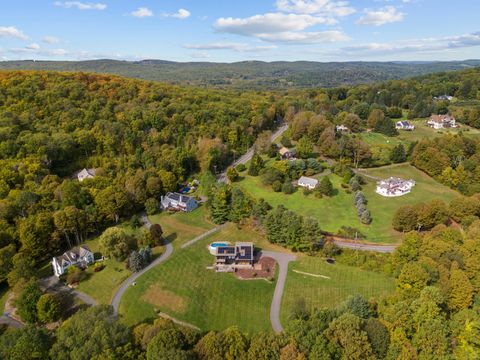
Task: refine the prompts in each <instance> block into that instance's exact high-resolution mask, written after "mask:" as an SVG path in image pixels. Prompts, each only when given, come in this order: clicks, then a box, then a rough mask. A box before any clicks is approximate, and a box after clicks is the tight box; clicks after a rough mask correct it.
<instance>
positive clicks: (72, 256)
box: [52, 246, 95, 277]
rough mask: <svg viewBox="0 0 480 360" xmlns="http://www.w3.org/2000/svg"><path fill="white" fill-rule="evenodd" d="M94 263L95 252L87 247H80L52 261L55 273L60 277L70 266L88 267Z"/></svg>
mask: <svg viewBox="0 0 480 360" xmlns="http://www.w3.org/2000/svg"><path fill="white" fill-rule="evenodd" d="M94 261H95V258H94V256H93V252H91V251H90V249H89V248H88V247H87V246H78V247H75V248H73V249H70V250H68V251H65V252H64V253H63V255H61V256H57V257H54V258H53V259H52V267H53V273H54V274H55V276H57V277H60V276H61V275H63V274H65V272H66V271H67V269H68V268H69V267H70V266H78V267H87V266H88V265H89V264H91V263H93V262H94Z"/></svg>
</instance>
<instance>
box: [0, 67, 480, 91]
mask: <svg viewBox="0 0 480 360" xmlns="http://www.w3.org/2000/svg"><path fill="white" fill-rule="evenodd" d="M479 65H480V61H479V60H466V61H452V62H388V63H387V62H385V63H382V62H341V63H340V62H332V63H320V62H310V61H297V62H271V63H266V62H262V61H244V62H237V63H231V64H230V63H209V62H186V63H176V62H171V61H162V60H143V61H132V62H130V61H116V60H91V61H77V62H74V61H72V62H66V61H4V62H0V69H3V70H56V71H85V72H96V73H108V74H115V75H120V76H127V77H132V78H139V79H145V80H155V81H166V82H170V83H175V84H183V85H187V84H188V85H195V86H208V87H217V88H236V89H258V90H264V89H289V88H312V87H338V86H343V85H356V84H365V83H372V82H378V81H385V80H392V79H401V78H406V77H412V76H417V75H424V74H430V73H435V72H439V71H452V70H462V69H466V68H471V67H475V66H479Z"/></svg>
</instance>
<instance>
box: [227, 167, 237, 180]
mask: <svg viewBox="0 0 480 360" xmlns="http://www.w3.org/2000/svg"><path fill="white" fill-rule="evenodd" d="M227 179H228V181H230V182H231V183H233V182H235V181H237V180H238V172H237V170H236V169H235V168H234V167H233V166H231V167H229V168H228V169H227Z"/></svg>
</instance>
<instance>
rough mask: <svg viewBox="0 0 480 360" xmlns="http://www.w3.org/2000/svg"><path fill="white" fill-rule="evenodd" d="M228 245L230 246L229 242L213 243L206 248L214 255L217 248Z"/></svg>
mask: <svg viewBox="0 0 480 360" xmlns="http://www.w3.org/2000/svg"><path fill="white" fill-rule="evenodd" d="M228 245H230V243H229V242H214V243H211V244H210V245H209V246H208V250H210V254H212V255H216V254H217V248H219V247H221V246H228Z"/></svg>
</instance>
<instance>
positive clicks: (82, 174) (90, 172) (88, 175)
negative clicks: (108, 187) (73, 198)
mask: <svg viewBox="0 0 480 360" xmlns="http://www.w3.org/2000/svg"><path fill="white" fill-rule="evenodd" d="M95 174H96V171H95V169H83V170H81V171H79V172H78V173H77V179H78V181H80V182H82V181H83V180H85V179H93V178H94V177H95Z"/></svg>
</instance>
